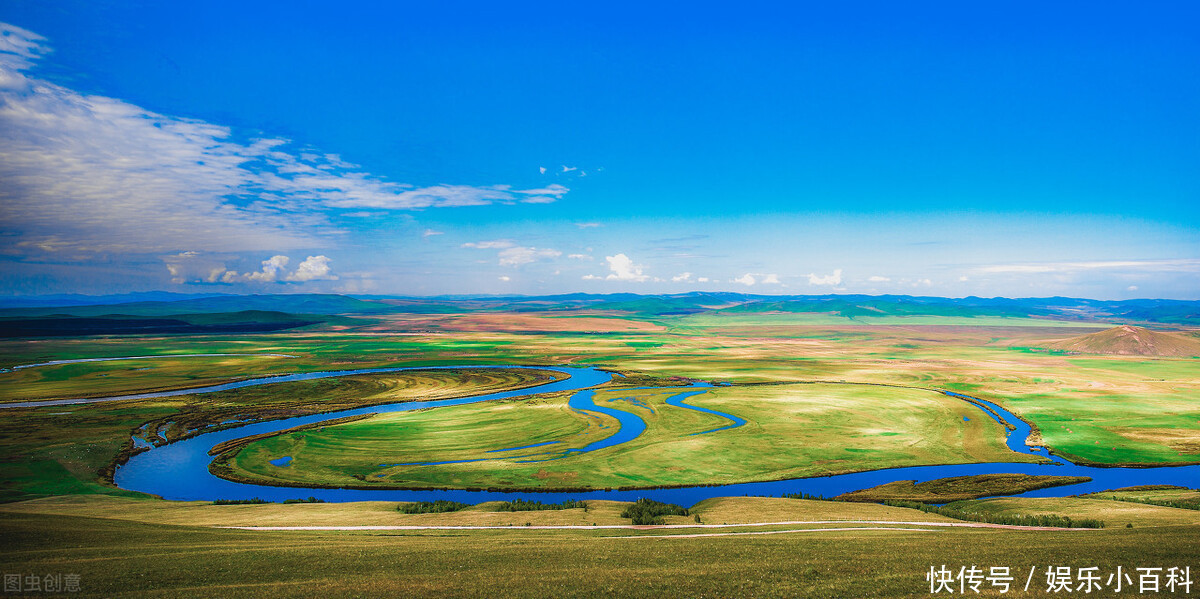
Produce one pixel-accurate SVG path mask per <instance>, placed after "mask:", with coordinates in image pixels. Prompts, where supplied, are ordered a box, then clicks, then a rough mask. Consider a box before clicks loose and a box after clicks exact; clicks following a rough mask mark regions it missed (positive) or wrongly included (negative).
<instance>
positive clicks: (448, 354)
mask: <svg viewBox="0 0 1200 599" xmlns="http://www.w3.org/2000/svg"><path fill="white" fill-rule="evenodd" d="M509 316H510V315H509V314H504V313H481V314H474V315H471V317H470V318H465V317H463V316H462V315H411V314H410V315H387V316H380V317H361V318H359V320H361V322H362V324H361V325H358V326H356V327H341V326H338V327H330V328H329V329H328V330H324V331H313V330H303V331H288V332H280V333H273V334H262V335H241V336H195V335H179V336H160V337H149V338H146V337H108V338H103V337H98V338H55V339H10V340H4V341H0V366H12V365H17V364H28V363H32V362H40V361H46V360H53V359H70V358H89V357H108V356H136V355H156V354H165V353H280V354H289V355H294V356H296V357H294V358H272V357H226V358H176V359H165V360H148V361H144V362H138V361H120V362H95V363H87V364H78V365H62V366H47V367H39V368H33V369H26V370H20V371H16V372H0V399H3V400H10V401H11V400H24V399H39V398H56V397H78V396H84V395H89V394H96V393H124V392H130V391H135V390H143V389H158V388H166V387H174V388H177V387H189V386H195V385H201V384H211V383H217V382H224V381H227V380H231V379H239V378H246V377H250V376H259V375H264V374H284V373H292V372H304V371H315V370H329V369H348V368H362V367H374V366H421V365H433V364H471V363H476V364H505V363H520V364H563V363H590V364H598V365H604V366H608V367H613V368H619V369H622V370H623V371H625V372H628V373H630V374H638V373H641V374H643V375H646V376H647V377H650V378H649V379H643V381H650V380H653V377H659V380H660V381H665V380H667V379H669V378H671V377H694V378H703V379H707V380H714V381H734V382H738V383H754V382H786V381H830V382H837V381H851V382H868V383H885V384H901V385H915V386H921V387H938V388H946V389H951V390H956V391H960V392H964V393H970V394H975V395H978V396H981V397H983V398H985V399H989V400H992V401H996V402H998V403H1000V404H1001V405H1004V406H1005V407H1006V408H1008V409H1010V410H1012V411H1013V412H1015V413H1017V414H1018V415H1020V416H1022V417H1023V418H1025V419H1026V420H1028V421H1030V422H1031V423H1032V424H1034V426H1035V427H1036V428H1037V429H1038V431H1037V432H1038V433H1040V439H1039V438H1037V437H1038V436H1037V435H1036V434H1035V441H1039V442H1042V443H1045V444H1047V445H1049V446H1050V447H1051V448H1052V449H1053V450H1054V451H1055V452H1056V453H1059V454H1061V455H1064V456H1066V457H1068V458H1070V459H1073V460H1083V461H1090V462H1095V463H1103V464H1121V463H1192V462H1198V461H1200V445H1198V444H1197V439H1198V438H1200V360H1197V359H1189V358H1155V357H1141V356H1128V357H1121V356H1088V355H1070V354H1067V353H1065V352H1062V351H1044V350H1038V349H1036V348H1037V347H1039V344H1043V345H1044V342H1045V341H1046V340H1048V339H1055V338H1066V337H1073V336H1077V335H1079V334H1080V333H1083V332H1088V331H1095V330H1102V329H1103V328H1104V325H1103V324H1100V323H1080V322H1067V321H1059V322H1054V321H1047V320H1040V319H1039V320H1035V321H1033V322H1021V323H1013V322H1008V323H1006V324H1008V325H1012V324H1020V325H1022V326H1004V327H997V326H978V325H980V324H991V323H990V321H989V323H983V321H980V320H977V319H973V318H954V319H951V318H949V317H938V318H939V319H940V320H939V322H940V323H942V324H939V325H929V324H903V325H899V324H898V325H892V326H879V325H863V324H847V323H848V322H851V321H849V320H847V319H845V318H841V317H837V318H835V319H834V320H831V321H830V322H831V324H814V322H812V321H811V318H809V320H808V321H806V320H804V318H806V316H805V315H795V314H739V315H736V316H719V317H710V316H705V315H700V316H690V317H689V316H683V317H679V316H667V317H660V316H637V315H629V314H624V315H620V316H618V315H612V314H584V315H581V316H580V317H575V316H570V315H563V314H558V313H556V314H545V315H539V314H526V315H524V316H523V317H522V319H518V320H516V321H513V320H511V319H510V318H509ZM897 318H900V317H897ZM1004 320H1011V319H1004ZM605 325H606V326H605ZM1024 325H1030V326H1024ZM1032 325H1037V326H1032ZM143 368H148V370H143ZM322 384H324V383H322ZM311 385H313V387H312V388H311V389H310V388H309V387H304V388H302V389H303V391H301V392H296V391H295V389H300V388H288V387H283V386H281V387H264V388H256V389H245V390H241V391H238V392H234V393H231V394H228V395H221V396H216V395H205V396H197V397H191V398H189V397H181V398H172V399H171V400H145V401H139V402H131V403H128V404H125V403H123V404H106V405H95V406H65V407H64V406H59V407H50V408H36V409H20V410H14V411H9V412H6V419H5V421H4V424H3V427H2V428H0V447H3V451H4V457H5V459H4V460H3V461H0V470H2V471H3V472H2V474H3V478H2V480H3V483H2V487H3V489H2V490H0V497H3V498H10V499H12V498H18V497H22V496H24V494H25V493H33V494H37V495H44V494H56V493H76V492H114V491H113V490H112V489H111V487H108V486H106V485H105V483H104V481H103V476H102V475H101V474H98V473H101V472H103V470H104V468H105V466H106V465H107V464H108V463H109V462H110V461H111V460H112V458H113V457H114V456H115V455H116V454H117V453H118V452H119V451H120V450H121V448H122V447H123V446H124V445H125V443H126V442H127V438H128V437H127V435H128V434H129V433H130V432H132V431H134V430H135V429H138V428H139V427H140V426H142V425H143V424H145V423H148V422H155V423H169V422H172V421H174V420H177V419H178V417H179V416H180V414H183V413H187V412H197V413H207V414H209V415H210V416H212V417H213V418H215V417H217V416H222V418H221V420H224V419H226V418H225V417H223V416H224V415H225V414H229V415H230V416H229V418H235V417H237V415H238V414H239V413H241V414H250V413H251V412H252V411H253V410H254V407H253V406H255V405H257V404H259V403H265V404H275V403H276V402H280V401H284V402H285V403H286V402H294V401H295V398H296V397H297V396H302V397H320V396H322V394H324V393H326V391H327V390H329V389H330V388H328V387H322V386H319V385H318V384H317V383H311ZM351 386H352V387H353V385H351ZM361 389H362V387H359V388H358V389H357V390H354V392H356V393H357V392H360V391H361ZM349 390H350V389H347V392H348V391H349ZM335 395H336V393H335ZM713 397H717V396H716V395H714V394H712V393H710V394H708V395H706V396H705V397H704V398H695V399H696V401H698V402H705V401H712V398H713ZM310 403H311V404H312V405H310V406H309V407H310V408H311V409H313V410H316V411H324V410H328V409H330V408H331V407H332V406H333V403H324V404H321V402H310ZM617 403H620V402H617ZM276 405H278V404H276ZM714 407H716V405H715V404H714ZM218 408H219V409H218ZM717 409H721V408H719V407H717ZM737 409H738V407H737V406H733V407H730V410H733V411H735V412H736V410H737ZM669 411H670V412H680V410H676V409H671V410H669ZM678 416H683V415H682V414H679V415H678ZM688 417H696V418H698V417H699V415H691V414H689V415H688ZM204 419H210V420H211V418H208V417H207V416H205V417H203V418H201V420H204ZM218 421H219V420H218ZM673 421H674V420H673ZM680 422H682V421H680ZM180 426H182V427H183V428H180ZM172 428H174V429H175V430H172ZM187 428H188V427H187V425H186V424H175V425H171V424H168V425H167V427H166V428H165V429H162V430H163V433H164V434H166V435H167V436H168V437H169V436H171V435H173V434H179V433H180V431H183V432H186V430H187ZM864 428H870V427H864ZM514 436H518V435H514ZM880 439H882V437H880ZM693 440H695V439H693ZM520 444H521V443H512V444H510V445H507V446H508V447H511V446H514V445H520ZM884 457H886V456H884ZM909 457H911V456H909ZM906 459H907V458H906ZM377 463H383V462H382V461H381V462H377ZM388 463H393V462H388ZM884 465H888V464H882V463H878V462H874V463H873V465H872V466H871V467H882V466H884ZM766 470H770V468H767V469H764V476H765V472H766ZM775 471H776V472H785V471H787V469H786V468H776V469H775ZM813 471H816V470H813ZM663 474H664V475H666V474H668V473H666V472H664V473H663ZM670 474H671V476H677V475H676V474H674V473H670ZM614 482H617V481H614Z"/></svg>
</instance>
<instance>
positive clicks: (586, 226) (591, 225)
mask: <svg viewBox="0 0 1200 599" xmlns="http://www.w3.org/2000/svg"><path fill="white" fill-rule="evenodd" d="M575 226H576V227H579V228H580V229H594V228H596V227H602V226H604V225H601V224H600V223H575Z"/></svg>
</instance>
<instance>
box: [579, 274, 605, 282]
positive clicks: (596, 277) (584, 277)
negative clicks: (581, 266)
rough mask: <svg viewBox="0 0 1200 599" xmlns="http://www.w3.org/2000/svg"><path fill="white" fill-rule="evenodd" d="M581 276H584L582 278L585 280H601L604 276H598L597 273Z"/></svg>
mask: <svg viewBox="0 0 1200 599" xmlns="http://www.w3.org/2000/svg"><path fill="white" fill-rule="evenodd" d="M580 278H582V279H583V280H585V281H599V280H600V279H602V278H603V277H598V276H596V275H583V276H582V277H580Z"/></svg>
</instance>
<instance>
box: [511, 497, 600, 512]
mask: <svg viewBox="0 0 1200 599" xmlns="http://www.w3.org/2000/svg"><path fill="white" fill-rule="evenodd" d="M574 508H583V510H584V511H585V512H586V511H587V502H586V501H576V500H574V499H568V500H566V501H564V502H562V503H542V502H540V501H529V500H527V499H514V500H512V501H502V502H500V505H498V506H496V511H497V512H537V511H541V510H570V509H574Z"/></svg>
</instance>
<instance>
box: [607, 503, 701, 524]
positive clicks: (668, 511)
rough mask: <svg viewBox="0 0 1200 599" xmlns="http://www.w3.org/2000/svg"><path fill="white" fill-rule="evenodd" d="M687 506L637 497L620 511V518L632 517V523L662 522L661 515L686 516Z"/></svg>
mask: <svg viewBox="0 0 1200 599" xmlns="http://www.w3.org/2000/svg"><path fill="white" fill-rule="evenodd" d="M686 515H688V511H687V508H685V507H683V506H679V505H675V504H673V503H662V502H661V501H654V500H653V499H644V498H643V499H639V500H637V501H636V502H634V504H633V505H631V506H629V507H627V508H625V511H623V512H621V517H622V518H633V523H634V524H662V523H663V519H662V517H663V516H686Z"/></svg>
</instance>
